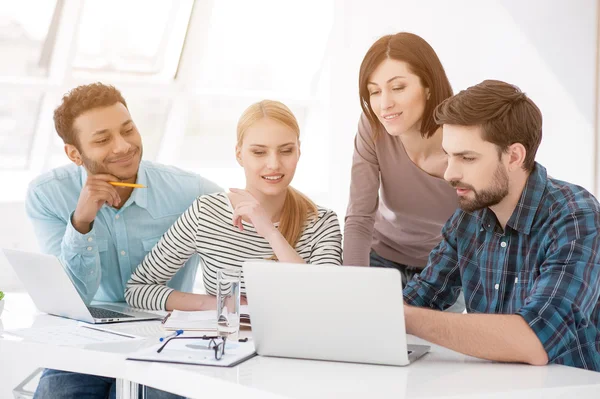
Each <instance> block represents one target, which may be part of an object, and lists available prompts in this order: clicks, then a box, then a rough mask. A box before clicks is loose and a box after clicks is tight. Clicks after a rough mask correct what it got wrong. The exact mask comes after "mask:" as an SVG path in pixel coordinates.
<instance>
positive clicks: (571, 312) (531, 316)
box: [517, 210, 600, 363]
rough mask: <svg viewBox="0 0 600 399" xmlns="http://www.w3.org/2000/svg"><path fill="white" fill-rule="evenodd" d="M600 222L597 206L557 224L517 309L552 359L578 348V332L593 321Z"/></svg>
mask: <svg viewBox="0 0 600 399" xmlns="http://www.w3.org/2000/svg"><path fill="white" fill-rule="evenodd" d="M599 226H600V218H599V214H598V212H597V211H594V210H579V211H577V212H575V213H571V214H569V215H566V216H565V217H562V218H561V219H560V220H558V221H557V222H556V223H553V228H552V230H551V232H552V233H551V234H550V235H549V237H548V239H549V240H551V242H550V244H549V246H548V254H547V256H546V260H545V261H544V263H543V264H542V265H541V266H540V275H539V277H538V278H537V279H536V281H535V283H534V285H533V288H532V291H531V293H530V294H529V296H528V297H527V298H526V300H525V305H524V306H523V307H522V308H520V309H519V310H518V311H517V314H519V315H521V316H522V317H523V318H524V319H525V321H526V322H527V323H528V324H529V326H530V327H531V329H532V330H533V331H534V333H535V334H536V335H537V337H538V339H539V340H540V342H541V343H542V345H543V346H544V349H545V350H546V353H547V354H548V359H549V362H550V363H552V362H553V361H555V360H556V359H557V358H560V357H561V356H562V355H564V354H565V353H566V352H568V351H571V350H573V348H574V347H578V346H579V344H578V340H579V336H578V331H579V330H581V329H585V328H587V327H588V325H589V324H590V323H591V321H590V319H591V317H592V313H593V310H594V308H595V306H597V303H598V300H599V296H600V237H599V234H598V227H599Z"/></svg>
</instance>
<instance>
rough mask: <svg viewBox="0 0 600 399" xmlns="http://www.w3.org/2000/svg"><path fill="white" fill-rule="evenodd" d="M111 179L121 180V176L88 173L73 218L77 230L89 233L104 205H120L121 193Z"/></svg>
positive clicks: (72, 221)
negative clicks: (111, 183) (111, 182)
mask: <svg viewBox="0 0 600 399" xmlns="http://www.w3.org/2000/svg"><path fill="white" fill-rule="evenodd" d="M109 181H119V178H118V177H115V176H112V175H109V174H97V175H92V174H90V175H88V177H87V181H86V182H85V185H84V186H83V189H82V190H81V193H80V194H79V201H78V202H77V207H76V208H75V212H74V213H73V217H72V220H71V223H72V224H73V227H74V228H75V230H77V231H78V232H80V233H81V234H86V233H89V231H90V230H91V227H90V225H91V223H92V222H93V221H94V219H95V218H96V214H97V213H98V211H99V210H100V208H102V205H104V204H108V205H110V206H118V205H119V204H120V203H121V198H120V197H119V193H118V192H117V190H116V189H115V187H113V186H112V185H110V184H109V183H108V182H109Z"/></svg>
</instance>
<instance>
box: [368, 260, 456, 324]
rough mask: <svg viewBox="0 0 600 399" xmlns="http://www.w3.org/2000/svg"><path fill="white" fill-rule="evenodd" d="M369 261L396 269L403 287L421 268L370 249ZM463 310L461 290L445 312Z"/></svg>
mask: <svg viewBox="0 0 600 399" xmlns="http://www.w3.org/2000/svg"><path fill="white" fill-rule="evenodd" d="M369 263H370V264H371V266H374V267H388V268H394V269H397V270H398V271H399V272H400V275H401V276H402V286H403V287H404V286H405V285H406V283H407V282H408V281H410V280H412V278H413V276H414V275H415V274H419V273H421V270H423V269H420V268H418V267H413V266H406V265H403V264H402V263H397V262H394V261H393V260H389V259H386V258H384V257H382V256H380V255H378V254H377V252H375V251H373V250H371V254H370V255H369ZM464 310H465V297H464V295H463V293H462V292H461V293H460V295H459V296H458V299H457V300H456V302H455V303H454V305H452V306H450V307H449V308H448V309H446V310H445V312H454V313H462V312H463V311H464Z"/></svg>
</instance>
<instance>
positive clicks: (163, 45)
mask: <svg viewBox="0 0 600 399" xmlns="http://www.w3.org/2000/svg"><path fill="white" fill-rule="evenodd" d="M191 6H192V2H191V1H190V0H179V1H170V0H128V1H120V0H88V1H86V2H85V5H84V8H83V11H82V16H81V22H80V25H79V31H78V36H79V37H78V41H77V50H76V55H75V60H74V65H73V66H74V68H75V69H76V70H80V71H101V72H126V73H127V72H129V73H131V74H137V75H157V74H164V75H165V76H168V77H169V78H173V76H174V75H175V72H176V69H177V64H178V61H179V56H180V53H181V48H182V45H183V39H184V37H185V32H186V31H187V23H188V22H189V17H190V14H191V9H192V7H191ZM141 10H143V13H141V12H140V11H141ZM173 50H176V51H173ZM173 58H175V59H173ZM166 69H168V70H166Z"/></svg>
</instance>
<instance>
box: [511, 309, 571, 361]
mask: <svg viewBox="0 0 600 399" xmlns="http://www.w3.org/2000/svg"><path fill="white" fill-rule="evenodd" d="M543 305H544V306H540V305H538V304H533V306H531V304H530V305H528V306H525V307H522V308H521V309H519V310H518V311H517V312H516V314H518V315H520V316H521V317H523V319H525V321H526V322H527V324H528V325H529V327H530V328H531V329H532V330H533V332H534V333H535V335H536V336H537V337H538V339H539V340H540V342H541V343H542V345H543V346H544V349H545V350H546V353H547V354H548V362H549V363H551V362H552V361H553V360H555V359H556V358H558V357H560V356H561V355H562V354H563V353H564V351H565V349H566V348H568V347H569V344H570V343H571V341H572V340H573V339H574V338H575V335H574V334H573V333H572V327H573V326H569V324H568V323H567V322H565V320H564V317H563V316H562V315H561V312H560V311H558V309H556V308H555V307H553V306H545V305H546V304H545V303H544V304H543Z"/></svg>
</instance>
